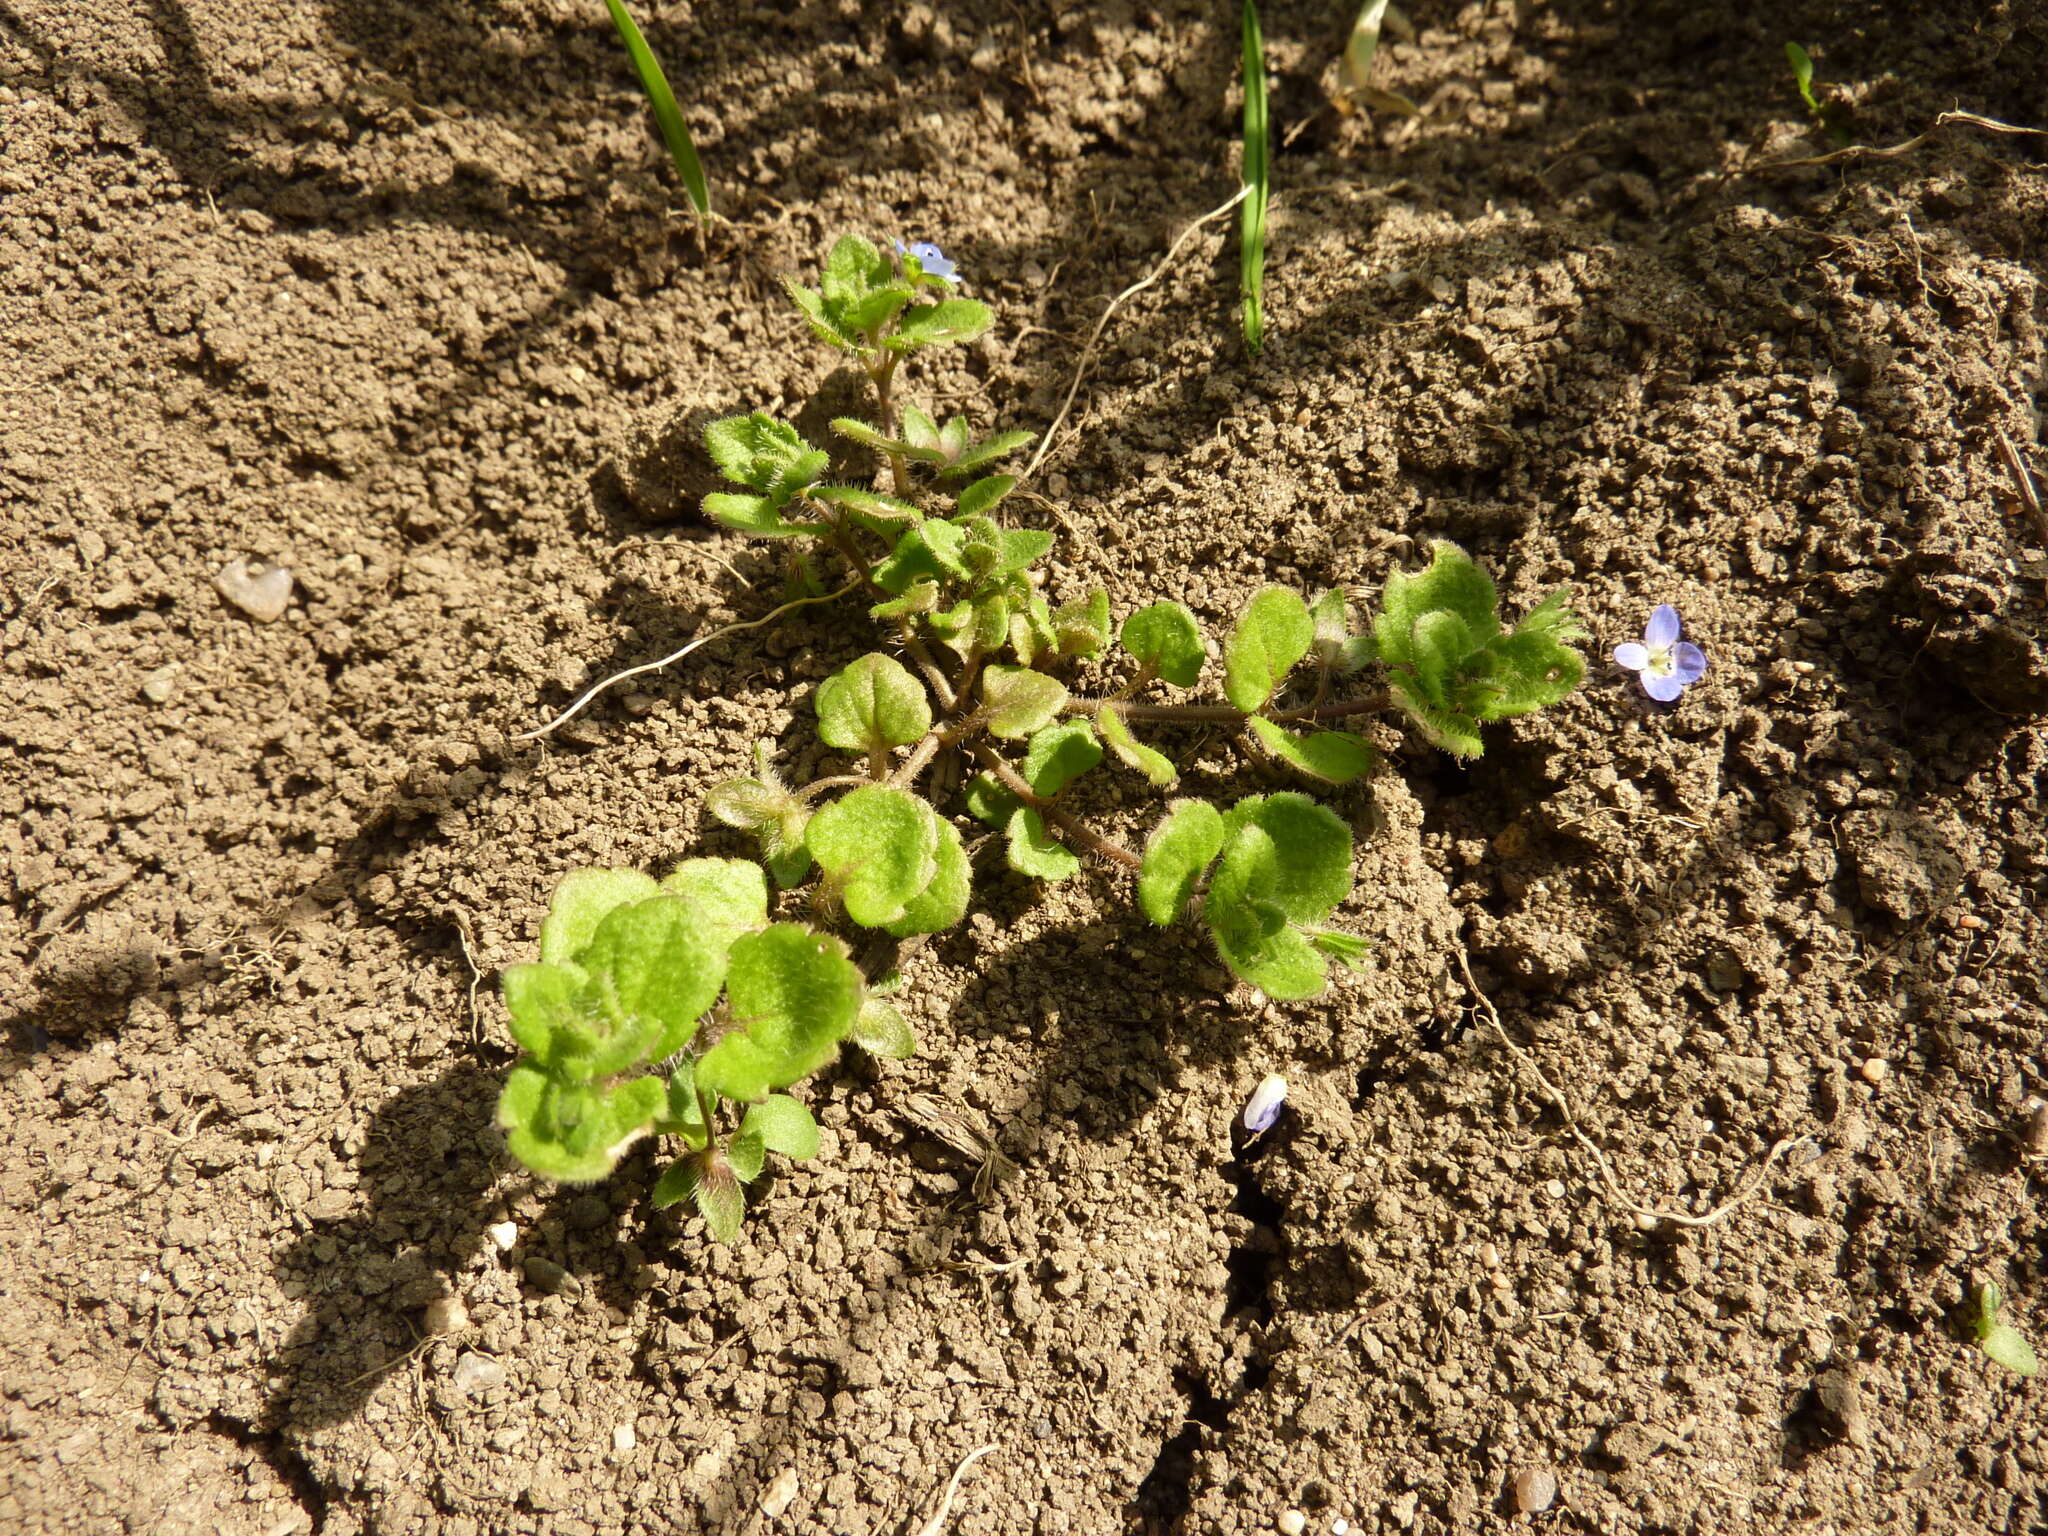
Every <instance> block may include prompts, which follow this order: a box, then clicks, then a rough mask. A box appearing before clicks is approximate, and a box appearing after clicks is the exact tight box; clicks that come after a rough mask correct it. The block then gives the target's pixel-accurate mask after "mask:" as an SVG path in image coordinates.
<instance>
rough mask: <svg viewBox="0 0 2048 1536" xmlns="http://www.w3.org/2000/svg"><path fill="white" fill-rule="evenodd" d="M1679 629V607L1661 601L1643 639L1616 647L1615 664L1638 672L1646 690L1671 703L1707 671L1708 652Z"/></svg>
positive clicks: (1659, 699) (1651, 695) (1655, 697)
mask: <svg viewBox="0 0 2048 1536" xmlns="http://www.w3.org/2000/svg"><path fill="white" fill-rule="evenodd" d="M1679 629H1680V624H1679V619H1678V610H1677V609H1676V608H1674V607H1672V606H1671V605H1670V604H1669V603H1659V604H1658V605H1657V607H1656V609H1655V610H1654V611H1653V612H1652V613H1651V614H1650V622H1649V623H1647V624H1645V625H1644V626H1643V643H1642V644H1641V645H1637V644H1636V643H1635V642H1634V641H1633V640H1631V641H1629V642H1628V643H1627V644H1625V645H1617V646H1616V647H1615V648H1614V664H1615V665H1616V666H1619V667H1626V668H1627V669H1628V670H1629V671H1631V672H1633V673H1635V674H1636V676H1637V678H1638V679H1639V680H1640V681H1641V682H1642V685H1643V692H1645V693H1647V694H1648V695H1649V696H1650V697H1651V698H1653V699H1655V700H1656V701H1657V702H1658V703H1659V704H1669V703H1670V702H1671V701H1672V700H1673V699H1675V698H1677V697H1678V696H1679V695H1680V694H1681V693H1684V692H1685V690H1686V689H1688V688H1690V687H1691V686H1692V685H1693V684H1694V683H1696V682H1698V681H1699V680H1700V679H1701V678H1702V677H1704V676H1705V675H1706V671H1707V653H1706V652H1705V651H1703V650H1701V649H1700V648H1699V647H1698V646H1696V645H1694V644H1693V643H1692V642H1691V641H1690V640H1681V639H1679V638H1678V635H1679Z"/></svg>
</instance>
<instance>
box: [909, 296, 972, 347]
mask: <svg viewBox="0 0 2048 1536" xmlns="http://www.w3.org/2000/svg"><path fill="white" fill-rule="evenodd" d="M993 318H994V317H993V316H992V315H990V313H989V308H988V306H987V305H986V304H983V303H981V302H979V301H978V300H975V299H942V300H940V301H939V302H938V303H936V304H920V305H918V306H916V307H915V308H914V309H911V310H908V311H906V312H905V313H904V315H903V317H902V319H901V320H899V321H898V322H897V325H896V331H895V334H893V335H892V336H890V337H889V338H888V342H887V345H888V347H889V349H890V350H891V351H892V352H914V351H916V350H917V349H918V348H920V347H930V346H940V345H945V344H949V343H953V342H961V341H972V340H974V338H975V337H977V336H979V335H980V334H981V333H982V332H983V331H986V330H987V329H988V328H989V325H990V323H991V321H992V320H993Z"/></svg>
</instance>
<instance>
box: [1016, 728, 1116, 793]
mask: <svg viewBox="0 0 2048 1536" xmlns="http://www.w3.org/2000/svg"><path fill="white" fill-rule="evenodd" d="M1101 761H1102V744H1101V743H1100V742H1099V741H1097V740H1096V739H1095V732H1094V730H1093V729H1092V728H1091V727H1090V726H1089V724H1088V722H1087V721H1085V720H1062V721H1059V722H1058V723H1056V724H1053V725H1048V726H1046V727H1045V729H1043V730H1041V731H1036V732H1034V733H1033V734H1032V737H1031V741H1030V744H1029V745H1028V746H1026V747H1025V749H1024V782H1025V783H1027V784H1029V785H1030V786H1031V787H1032V789H1033V790H1034V791H1036V792H1037V793H1038V794H1041V795H1043V796H1045V798H1046V799H1048V800H1050V799H1051V798H1052V797H1053V796H1054V795H1056V794H1058V793H1059V792H1060V791H1061V790H1063V789H1065V788H1066V787H1067V785H1068V784H1070V783H1072V782H1073V781H1074V780H1075V779H1077V778H1079V777H1080V776H1081V775H1082V774H1084V773H1086V772H1087V771H1088V770H1089V769H1090V768H1093V767H1094V766H1095V765H1096V764H1097V763H1099V762H1101Z"/></svg>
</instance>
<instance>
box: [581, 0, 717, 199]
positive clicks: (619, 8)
mask: <svg viewBox="0 0 2048 1536" xmlns="http://www.w3.org/2000/svg"><path fill="white" fill-rule="evenodd" d="M604 3H605V8H606V9H607V10H609V11H610V12H611V13H612V25H613V26H615V27H617V28H618V29H619V41H621V42H622V43H624V44H625V45H626V52H627V53H629V54H631V55H632V56H633V68H635V69H636V70H638V71H639V72H640V88H641V89H642V90H644V91H645V92H646V93H647V101H648V104H649V105H650V106H652V107H653V108H654V121H655V122H656V123H657V124H659V125H660V127H661V137H662V141H663V142H664V143H665V144H667V145H668V154H669V158H670V159H671V160H673V161H675V163H676V170H677V172H678V173H679V174H680V175H681V176H682V178H683V190H684V191H686V192H688V193H689V194H690V206H691V207H693V208H695V209H696V210H697V217H698V218H700V219H704V218H709V217H710V216H711V189H710V188H709V187H708V186H706V185H705V182H704V167H703V165H702V164H701V163H699V161H698V159H697V146H696V145H695V144H694V143H692V142H691V139H690V129H689V125H688V124H686V123H685V122H684V121H683V110H682V108H681V107H678V106H677V105H676V96H675V92H674V91H671V90H670V89H669V88H668V76H667V75H665V74H663V73H662V72H661V61H660V60H659V59H657V58H655V56H654V50H653V49H652V48H649V47H648V46H647V39H646V38H644V37H642V36H641V35H640V28H639V27H638V26H636V25H635V24H634V21H633V18H632V17H631V16H629V15H627V14H626V7H625V6H624V4H622V3H621V0H604Z"/></svg>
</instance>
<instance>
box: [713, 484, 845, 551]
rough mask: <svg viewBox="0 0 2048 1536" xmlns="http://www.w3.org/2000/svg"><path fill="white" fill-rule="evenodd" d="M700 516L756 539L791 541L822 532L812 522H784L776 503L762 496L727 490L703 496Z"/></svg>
mask: <svg viewBox="0 0 2048 1536" xmlns="http://www.w3.org/2000/svg"><path fill="white" fill-rule="evenodd" d="M704 515H705V516H706V517H708V518H710V519H711V520H712V521H713V522H714V523H718V524H720V525H721V526H723V527H726V528H730V529H732V530H734V531H735V532H737V533H744V534H748V535H751V536H752V537H754V538H757V539H793V538H798V537H802V536H815V535H817V534H819V533H821V532H823V531H824V530H822V529H821V528H819V527H818V525H817V524H815V523H792V522H788V521H785V520H784V519H783V517H782V515H781V513H780V512H779V511H778V510H777V508H776V504H775V503H774V502H772V501H770V500H769V499H768V498H767V497H766V496H735V495H733V494H732V493H731V492H729V491H713V492H712V493H711V494H710V495H709V496H706V497H705V498H704Z"/></svg>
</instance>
